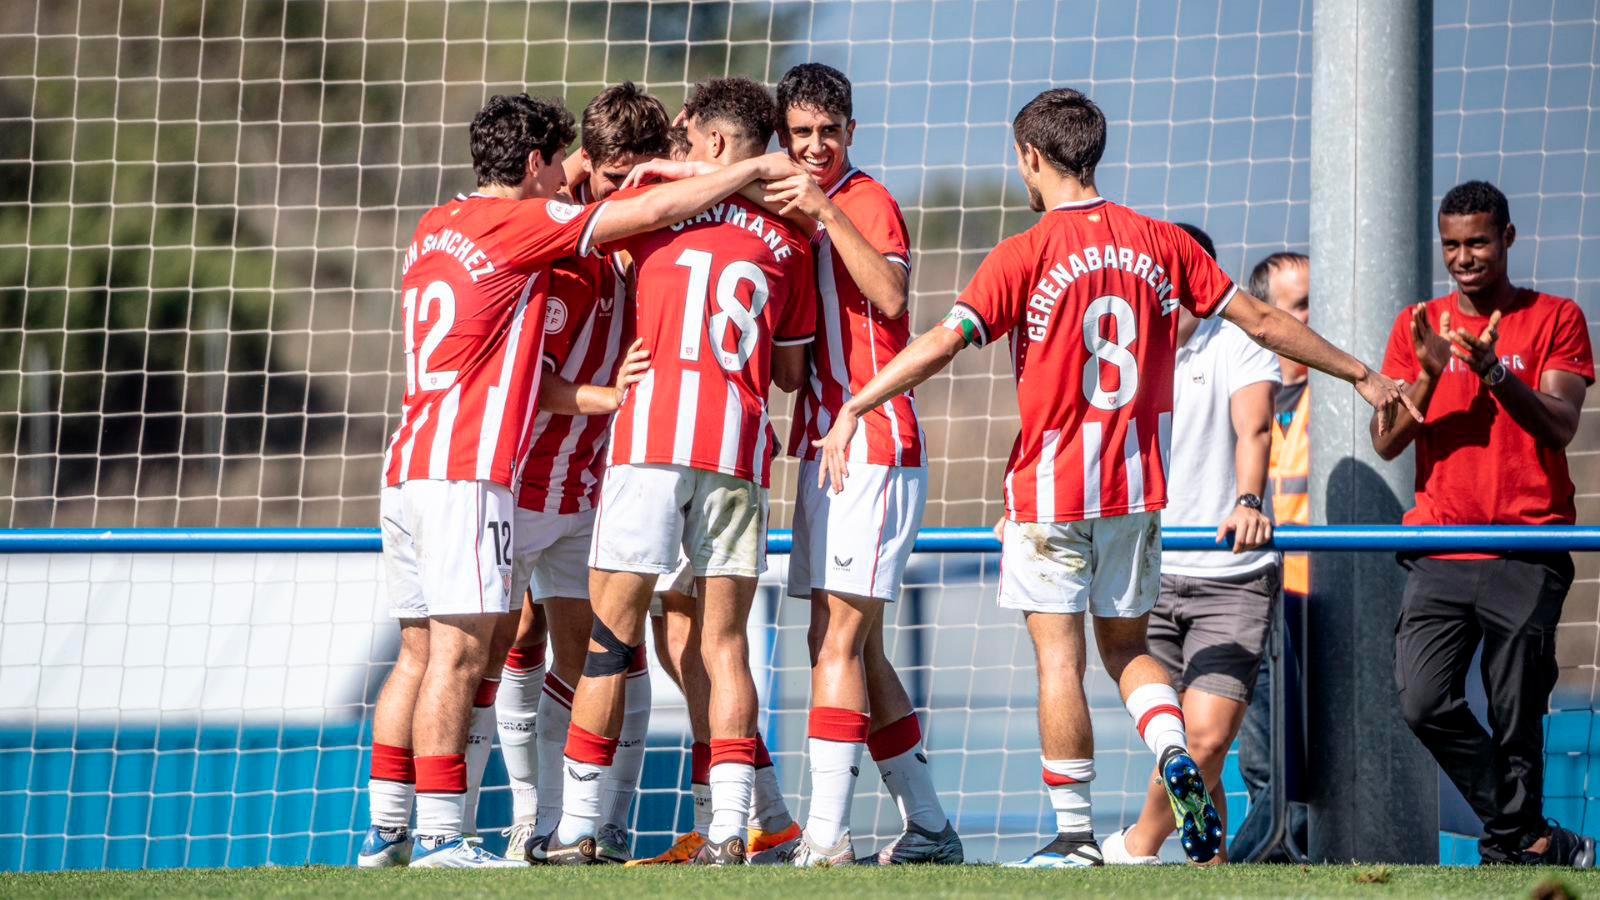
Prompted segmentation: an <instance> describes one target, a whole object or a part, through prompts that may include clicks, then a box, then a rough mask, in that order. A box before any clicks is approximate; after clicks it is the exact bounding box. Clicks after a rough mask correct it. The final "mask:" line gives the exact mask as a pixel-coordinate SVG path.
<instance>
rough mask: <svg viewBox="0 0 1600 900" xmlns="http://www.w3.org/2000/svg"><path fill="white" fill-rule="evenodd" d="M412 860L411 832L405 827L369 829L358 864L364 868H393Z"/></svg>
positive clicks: (358, 856) (357, 857)
mask: <svg viewBox="0 0 1600 900" xmlns="http://www.w3.org/2000/svg"><path fill="white" fill-rule="evenodd" d="M410 862H411V833H410V832H408V831H406V830H405V829H404V828H378V827H372V828H368V829H367V839H366V840H364V841H362V842H361V852H360V853H359V854H357V856H356V865H357V866H359V867H361V868H363V869H393V868H399V867H401V866H405V865H408V864H409V863H410Z"/></svg>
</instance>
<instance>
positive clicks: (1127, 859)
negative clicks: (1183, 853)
mask: <svg viewBox="0 0 1600 900" xmlns="http://www.w3.org/2000/svg"><path fill="white" fill-rule="evenodd" d="M1132 827H1133V826H1132V825H1129V826H1128V828H1124V829H1122V830H1121V831H1113V832H1111V833H1110V834H1108V835H1106V839H1105V840H1103V841H1101V842H1100V853H1101V855H1102V856H1104V857H1105V860H1106V865H1108V866H1159V865H1161V857H1159V856H1134V855H1133V854H1132V853H1129V852H1128V829H1129V828H1132Z"/></svg>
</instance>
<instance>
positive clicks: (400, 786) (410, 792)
mask: <svg viewBox="0 0 1600 900" xmlns="http://www.w3.org/2000/svg"><path fill="white" fill-rule="evenodd" d="M416 799H417V786H416V785H414V784H406V783H404V782H399V781H383V780H381V779H377V778H374V779H372V780H371V781H369V782H367V802H368V804H369V805H370V806H371V809H372V825H373V827H374V828H388V829H395V828H400V829H405V828H409V827H411V805H412V804H413V803H414V802H416Z"/></svg>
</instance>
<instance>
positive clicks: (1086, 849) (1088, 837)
mask: <svg viewBox="0 0 1600 900" xmlns="http://www.w3.org/2000/svg"><path fill="white" fill-rule="evenodd" d="M1105 864H1106V862H1105V857H1103V856H1101V854H1100V845H1099V844H1096V843H1095V842H1094V835H1092V834H1089V833H1087V832H1085V833H1083V834H1058V835H1056V839H1055V840H1053V841H1051V842H1050V843H1048V844H1045V845H1044V846H1043V847H1041V848H1039V849H1038V850H1035V851H1034V852H1033V855H1031V856H1029V857H1028V858H1027V859H1020V860H1017V861H1016V862H1008V863H1005V864H1004V867H1005V868H1007V869H1087V868H1092V867H1095V866H1103V865H1105Z"/></svg>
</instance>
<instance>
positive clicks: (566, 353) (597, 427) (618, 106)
mask: <svg viewBox="0 0 1600 900" xmlns="http://www.w3.org/2000/svg"><path fill="white" fill-rule="evenodd" d="M582 128H583V131H582V141H581V149H580V150H579V152H577V153H575V154H572V155H570V156H568V157H567V158H566V162H565V169H566V174H567V185H568V193H569V194H570V195H571V197H572V199H574V200H576V201H577V202H579V203H582V204H585V205H588V204H590V203H594V202H597V201H601V200H606V199H608V198H609V197H610V196H611V195H612V194H613V193H614V192H615V191H616V189H617V188H618V187H619V186H620V185H621V183H622V180H623V179H624V178H626V177H627V175H628V173H629V172H630V171H631V170H632V169H633V167H634V166H635V165H637V164H638V163H641V162H644V161H646V160H649V159H654V158H657V157H660V156H664V155H665V154H666V151H667V129H668V119H667V110H666V107H664V106H662V104H661V101H660V100H658V99H656V98H655V97H652V96H650V95H649V94H646V93H645V92H644V91H642V90H640V89H639V88H638V87H637V86H635V85H634V84H633V83H632V82H623V83H622V84H617V85H613V86H611V87H609V88H607V89H605V90H604V91H601V92H600V93H599V94H598V95H596V96H595V97H594V99H593V100H591V101H589V104H588V105H587V106H585V107H584V110H583V117H582ZM627 267H628V261H627V259H626V257H625V256H624V255H621V254H606V255H604V256H603V257H602V256H587V257H580V258H572V259H566V260H562V261H561V262H559V263H558V264H557V265H556V266H555V268H554V269H553V270H552V272H551V290H550V299H549V301H548V303H547V305H546V309H545V318H544V329H545V345H544V365H545V369H546V375H547V377H546V380H545V384H546V386H547V389H548V386H551V385H563V386H565V387H564V390H565V391H567V392H572V391H576V390H579V389H580V388H577V387H575V386H578V385H588V384H591V383H593V384H596V385H603V384H611V383H612V382H613V381H615V380H616V379H617V378H618V376H619V374H621V373H620V369H621V367H622V363H623V355H624V352H625V350H626V349H627V345H628V343H629V341H630V340H631V333H630V332H631V330H630V329H629V328H628V316H627V314H626V313H627V288H628V272H627ZM563 399H564V398H563ZM573 399H574V400H575V399H577V398H576V397H574V398H573ZM558 405H573V404H571V403H568V404H561V403H560V402H559V401H558V402H556V403H551V402H546V398H544V397H543V396H541V403H540V407H541V408H540V410H539V412H538V414H537V415H536V417H535V418H534V423H533V438H532V442H531V444H530V447H529V451H528V458H527V464H526V466H525V467H524V469H523V473H522V486H521V489H520V490H519V491H518V494H517V511H516V516H515V519H514V521H513V523H512V524H513V531H514V533H515V539H514V541H513V546H512V558H513V566H512V593H513V594H514V595H515V596H519V597H520V596H523V592H524V591H528V592H529V593H528V595H527V596H528V597H529V598H530V599H531V600H532V601H533V602H532V603H528V604H526V605H525V606H524V607H523V609H522V611H521V614H520V615H516V614H511V615H508V617H507V619H506V621H504V622H503V623H502V633H503V632H504V631H505V629H506V628H507V627H509V628H512V629H515V635H514V637H515V640H514V642H513V648H512V652H510V653H508V654H505V659H506V665H505V669H504V672H503V678H502V685H501V689H500V691H499V692H498V694H497V699H496V701H495V706H496V718H497V719H498V725H499V730H500V748H501V754H502V756H503V757H504V758H505V763H506V772H507V775H508V776H509V780H510V785H511V797H512V827H511V831H510V836H509V837H510V839H509V841H508V842H507V844H506V855H507V856H510V857H515V858H517V859H522V858H524V857H525V856H526V853H527V847H528V844H529V843H530V842H531V841H532V840H533V838H534V837H536V836H539V835H544V834H548V833H549V832H550V831H552V830H553V829H554V828H555V825H556V819H557V818H558V817H559V815H560V812H561V753H562V748H563V746H564V745H565V743H566V737H567V728H568V726H569V725H570V724H571V717H572V712H571V703H572V691H573V687H574V686H575V685H576V684H577V683H578V675H579V673H580V672H581V671H582V666H583V658H584V654H585V652H586V650H587V646H588V641H589V631H590V629H591V628H592V626H593V622H594V613H593V611H592V610H591V609H590V606H589V542H590V538H591V535H592V533H593V528H594V515H595V506H596V504H597V503H598V501H599V495H600V479H601V475H602V473H603V471H604V467H605V446H606V439H607V435H608V433H609V430H610V424H611V416H610V412H611V411H612V409H614V406H613V407H612V408H611V409H602V410H601V411H600V414H596V415H581V414H579V415H569V414H564V413H562V412H559V411H557V410H556V409H555V408H554V407H555V406H558ZM536 612H542V613H543V616H542V617H541V616H538V615H536ZM546 625H548V634H549V643H550V650H551V653H550V657H551V658H550V660H549V670H548V673H546V671H545V667H544V664H543V663H544V646H545V633H546V627H545V626H546ZM510 637H511V636H509V635H507V636H505V637H504V638H502V639H503V640H509V639H510ZM497 649H498V648H497ZM627 683H628V686H627V713H626V715H625V717H624V719H623V740H622V745H621V748H620V749H619V751H618V758H617V764H616V765H614V766H613V767H612V770H611V772H610V776H609V779H608V782H607V784H606V786H605V787H604V788H603V793H604V804H605V812H606V816H605V821H604V823H603V827H602V828H601V833H600V835H599V844H598V853H599V856H600V858H601V859H603V860H605V861H608V862H625V861H626V860H627V859H628V844H629V841H628V835H627V816H628V811H629V808H630V806H631V804H632V801H633V796H634V793H635V791H636V789H637V787H638V781H639V772H640V769H641V767H642V766H643V763H644V738H645V732H646V730H647V729H648V728H649V722H650V679H649V672H648V671H647V670H646V668H645V666H644V654H642V653H641V654H639V656H638V657H637V659H636V660H635V663H634V665H633V667H632V668H631V670H630V671H629V674H628V680H627ZM474 749H476V748H474ZM485 749H487V748H485ZM479 771H481V769H480V770H479ZM469 774H471V773H470V772H469ZM469 824H470V822H469Z"/></svg>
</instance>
